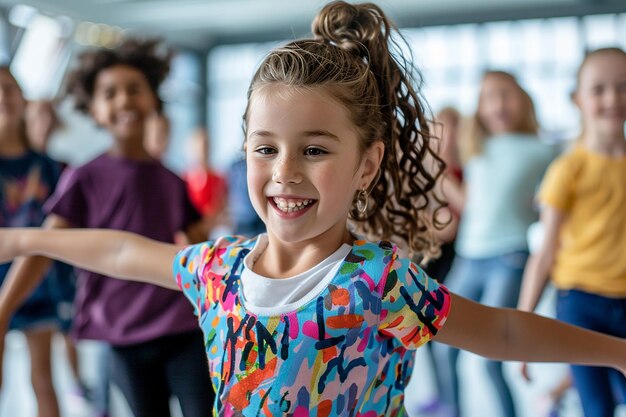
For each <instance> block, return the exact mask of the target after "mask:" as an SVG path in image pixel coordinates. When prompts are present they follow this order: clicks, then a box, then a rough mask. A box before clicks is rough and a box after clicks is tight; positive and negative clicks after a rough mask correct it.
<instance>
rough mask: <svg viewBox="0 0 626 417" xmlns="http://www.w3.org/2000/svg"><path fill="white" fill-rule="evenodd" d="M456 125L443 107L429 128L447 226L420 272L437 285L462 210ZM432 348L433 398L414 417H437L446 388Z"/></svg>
mask: <svg viewBox="0 0 626 417" xmlns="http://www.w3.org/2000/svg"><path fill="white" fill-rule="evenodd" d="M460 123H461V115H460V113H459V112H458V111H457V110H456V109H454V108H453V107H444V108H442V109H441V110H440V111H439V112H438V113H437V115H436V116H435V120H434V123H433V124H432V127H433V130H434V132H435V137H437V138H440V141H441V142H440V144H439V149H438V151H439V155H440V156H441V159H443V161H444V162H445V163H446V168H445V171H444V173H443V176H442V178H441V183H440V184H441V187H442V190H441V192H442V194H443V197H444V198H445V199H446V201H447V202H448V206H447V207H445V209H443V210H442V209H440V211H439V213H437V215H438V216H439V218H440V219H441V221H442V222H446V223H447V224H446V225H445V227H443V228H442V229H441V230H436V231H435V237H436V238H437V240H438V241H439V242H441V253H440V254H439V256H438V257H437V258H435V259H433V260H430V261H429V262H428V263H427V264H426V265H425V267H424V272H426V274H427V275H428V276H430V277H433V278H434V279H436V280H437V281H438V282H440V283H443V282H444V281H445V279H446V277H447V276H448V272H449V271H450V267H451V266H452V262H453V261H454V256H455V250H454V240H455V238H456V234H457V231H458V226H459V216H460V213H461V210H462V209H463V207H462V204H463V196H462V193H463V190H462V181H463V171H462V167H461V161H460V155H459V149H458V133H459V125H460ZM455 197H456V198H455ZM433 346H434V345H433V344H428V345H426V348H427V349H428V354H429V356H428V357H429V360H430V362H431V367H432V368H433V376H434V379H435V396H434V397H433V398H431V399H429V400H428V401H427V402H426V403H424V404H421V405H420V407H419V409H418V415H422V414H433V413H438V412H439V410H440V409H441V408H442V406H444V403H442V400H441V392H442V391H443V390H444V389H447V387H445V386H444V385H443V383H442V378H441V376H440V372H439V367H438V366H437V365H438V363H437V361H436V360H435V357H434V356H433V355H434V353H433Z"/></svg>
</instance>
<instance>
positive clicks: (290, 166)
mask: <svg viewBox="0 0 626 417" xmlns="http://www.w3.org/2000/svg"><path fill="white" fill-rule="evenodd" d="M272 181H274V182H276V183H278V184H299V183H300V182H302V174H301V172H300V169H299V167H298V161H297V160H296V158H293V157H288V156H287V157H282V158H278V160H277V161H276V164H275V165H274V171H273V172H272Z"/></svg>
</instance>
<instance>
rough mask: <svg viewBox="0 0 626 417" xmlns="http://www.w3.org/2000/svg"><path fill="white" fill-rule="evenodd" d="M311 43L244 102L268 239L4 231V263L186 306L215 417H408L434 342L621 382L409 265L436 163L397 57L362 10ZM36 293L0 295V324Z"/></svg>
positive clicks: (577, 340) (544, 330) (422, 247)
mask: <svg viewBox="0 0 626 417" xmlns="http://www.w3.org/2000/svg"><path fill="white" fill-rule="evenodd" d="M313 34H314V38H313V39H304V40H296V41H292V42H290V43H288V44H287V45H285V46H283V47H280V48H277V49H275V50H273V51H271V52H270V54H269V55H268V56H267V57H266V58H265V60H264V61H263V62H262V63H261V65H260V67H259V69H258V71H257V72H256V74H255V75H254V77H253V80H252V83H251V85H250V89H249V90H248V91H249V92H248V105H247V108H246V112H245V115H244V121H245V124H244V125H245V137H246V160H247V164H248V171H247V172H248V186H249V190H250V196H251V200H252V204H253V205H254V207H255V209H256V211H257V213H258V214H259V216H260V217H261V218H262V219H263V220H264V222H265V224H266V225H267V234H262V235H260V236H257V237H255V238H253V239H250V240H246V241H241V240H238V239H236V238H233V237H224V238H221V239H218V240H216V241H210V242H205V243H202V244H197V245H193V246H190V247H187V248H183V249H182V250H181V247H180V246H177V245H173V244H168V243H163V242H157V241H154V240H151V239H148V238H145V237H142V236H138V235H136V234H132V233H129V232H123V231H113V230H89V231H86V230H77V231H68V230H37V229H34V230H33V229H31V230H28V229H2V230H0V260H6V259H10V258H13V257H15V256H19V255H23V254H29V253H38V254H44V255H46V256H53V257H60V258H63V259H64V260H67V261H70V262H73V263H77V264H80V265H81V266H82V267H84V268H89V269H92V270H96V271H100V272H101V273H104V272H106V273H112V274H113V275H114V276H117V277H121V278H125V279H133V280H137V281H141V282H150V283H154V284H159V285H162V286H164V287H167V288H171V289H175V288H178V289H179V290H180V291H182V292H183V294H184V295H185V296H186V297H187V298H188V300H189V301H190V303H191V305H192V306H193V308H194V309H195V311H196V314H197V317H198V323H197V324H198V325H199V326H200V327H201V328H202V329H203V331H204V335H205V338H204V341H205V344H206V355H207V357H208V360H209V366H210V370H211V381H212V383H213V385H214V386H215V388H216V399H215V403H214V409H215V412H216V414H217V415H220V416H245V417H253V416H260V415H264V416H270V415H272V416H309V415H310V416H320V415H323V416H330V415H332V416H342V417H344V416H345V417H348V416H364V417H365V416H399V415H403V414H404V397H405V394H407V395H410V394H411V393H409V392H407V393H405V387H406V384H407V382H408V381H409V379H410V378H411V370H412V363H413V357H414V351H415V349H417V348H418V347H420V346H421V345H423V344H424V343H426V342H428V341H429V340H431V339H432V338H433V337H435V335H436V338H437V340H439V341H441V342H443V343H450V344H453V345H455V346H457V347H459V348H463V349H469V350H471V351H474V352H477V353H480V354H483V355H489V356H491V357H494V358H499V359H503V360H513V359H518V360H520V359H521V360H531V361H537V360H543V361H555V360H559V361H572V362H576V363H586V364H604V365H611V366H616V367H617V368H618V369H620V370H621V371H622V372H625V371H626V353H625V351H626V341H625V340H621V339H618V338H615V337H610V336H607V335H602V334H599V333H594V332H590V331H588V330H584V329H580V328H576V327H574V326H569V325H566V324H564V323H561V322H558V321H556V320H550V319H546V318H543V317H540V316H537V315H534V314H530V313H525V312H521V311H518V310H514V309H495V308H490V307H485V306H481V305H480V304H477V303H474V302H472V301H469V300H467V299H464V298H462V297H459V296H456V295H452V294H450V293H449V292H448V290H447V289H446V288H445V287H443V286H441V285H439V284H437V282H436V281H434V280H432V279H430V278H429V277H428V276H426V275H425V274H424V272H423V271H422V270H421V269H420V268H419V267H418V266H417V265H416V264H414V263H412V262H411V261H410V259H409V258H408V257H405V256H403V255H401V252H402V251H405V252H407V253H409V254H410V255H413V254H414V253H418V252H422V253H425V254H431V253H433V252H435V251H436V243H435V242H433V241H432V240H431V239H430V236H431V235H432V234H431V232H432V226H431V225H432V215H429V214H428V211H427V210H426V207H428V203H429V201H430V200H431V197H432V191H433V189H434V187H435V183H436V178H437V177H438V175H437V174H435V175H434V176H433V175H432V174H431V173H430V172H429V171H428V170H425V169H423V168H424V167H423V165H422V163H423V161H424V159H426V158H430V157H432V158H435V159H438V158H439V157H438V156H437V155H436V153H435V152H434V151H433V149H432V147H431V145H432V141H431V137H430V133H429V128H428V123H427V120H426V118H425V115H424V113H423V103H422V101H421V100H420V98H419V96H418V95H417V93H416V92H415V90H414V89H413V88H414V87H413V86H414V85H415V84H414V79H413V72H412V71H411V69H410V67H407V66H406V65H408V64H407V62H408V61H407V60H405V59H404V57H403V55H402V53H401V51H403V50H406V48H402V47H400V46H397V44H396V43H395V42H394V41H398V40H400V37H399V36H398V32H397V31H396V30H395V26H393V24H392V23H391V22H390V21H389V20H388V19H387V17H386V16H385V14H384V13H383V11H382V10H381V9H380V8H379V7H378V6H376V5H374V4H371V3H367V4H361V5H353V4H350V3H346V2H343V1H338V2H332V3H329V4H327V5H325V6H324V8H323V9H322V11H321V12H320V14H319V15H318V16H317V18H316V19H315V20H314V22H313ZM392 36H393V38H391V37H392ZM387 150H388V152H387ZM439 166H440V168H441V164H440V165H439ZM439 171H440V170H439ZM349 222H350V223H351V226H350V227H351V228H355V229H358V230H360V231H361V232H362V233H364V234H367V235H370V236H372V237H374V238H378V239H380V238H383V239H386V238H394V239H395V240H396V241H398V242H400V243H401V245H402V249H400V248H399V247H398V246H396V245H395V244H393V243H391V242H390V241H388V240H377V241H369V240H367V239H365V238H363V237H360V236H355V234H354V232H352V231H351V228H349V227H348V225H349ZM107 271H108V272H107ZM29 280H32V278H31V277H29V276H22V277H20V279H14V280H12V281H11V282H10V283H9V284H5V285H4V286H3V287H2V291H1V292H0V318H1V317H5V316H6V315H7V313H8V311H11V309H12V308H14V303H15V298H13V297H15V296H19V295H20V291H19V288H18V287H20V286H24V285H25V283H26V281H29ZM12 296H13V297H12ZM181 298H182V297H181ZM126 313H127V312H126ZM176 324H177V323H176V322H172V326H174V325H176ZM563 345H565V346H567V347H568V348H567V349H565V350H564V349H560V347H561V346H563ZM205 364H206V358H203V359H198V360H197V365H198V367H203V366H205ZM186 378H188V376H186V375H185V377H184V378H182V379H181V380H179V381H177V383H178V384H185V383H186V382H187V381H186V380H185V379H186ZM413 378H419V376H418V375H413ZM142 382H144V383H145V382H146V381H145V378H144V381H142Z"/></svg>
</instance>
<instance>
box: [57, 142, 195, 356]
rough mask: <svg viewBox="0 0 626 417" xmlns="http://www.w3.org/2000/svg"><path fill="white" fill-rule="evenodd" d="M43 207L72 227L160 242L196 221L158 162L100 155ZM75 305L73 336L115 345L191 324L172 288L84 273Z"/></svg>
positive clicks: (71, 174)
mask: <svg viewBox="0 0 626 417" xmlns="http://www.w3.org/2000/svg"><path fill="white" fill-rule="evenodd" d="M45 209H46V210H47V212H48V213H51V214H56V215H58V216H61V217H63V218H64V219H66V220H68V221H69V222H70V223H71V224H72V226H73V227H80V228H83V227H84V228H106V229H116V230H125V231H129V232H135V233H138V234H140V235H143V236H147V237H149V238H152V239H155V240H159V241H162V242H173V240H174V234H175V233H176V232H177V231H181V230H182V231H184V230H185V229H186V228H187V226H188V225H189V224H191V223H192V222H194V221H196V220H198V219H199V215H198V213H197V212H196V210H195V209H194V208H193V207H192V205H191V203H190V202H189V199H188V197H187V192H186V189H185V184H184V182H183V181H182V179H181V178H179V177H178V176H177V175H176V174H174V173H173V172H171V171H169V170H168V169H167V168H165V167H164V166H163V165H162V164H161V163H159V162H157V161H133V160H130V159H127V158H122V157H112V156H109V155H107V154H104V155H101V156H99V157H97V158H96V159H94V160H93V161H91V162H89V163H87V164H85V165H83V166H80V167H77V168H68V169H67V170H66V171H65V172H64V173H63V175H62V176H61V179H60V180H59V184H58V186H57V189H56V191H55V192H54V194H53V195H52V196H51V197H50V199H49V200H48V201H47V203H46V206H45ZM85 244H89V242H85ZM75 307H76V312H77V314H76V317H75V319H74V328H73V333H74V335H75V336H76V337H77V338H79V339H97V340H104V341H107V342H109V343H111V344H112V345H118V346H121V345H129V344H136V343H142V342H146V341H149V340H153V339H155V338H158V337H161V336H165V335H170V334H177V333H182V332H186V331H191V330H195V329H197V326H198V322H197V319H196V318H195V317H194V315H193V310H192V308H191V307H190V306H189V303H188V302H187V300H185V297H181V294H180V293H179V292H178V291H173V290H169V289H165V288H161V287H157V286H155V285H151V284H142V283H136V282H129V281H122V280H119V279H114V278H110V277H106V276H103V275H99V274H95V273H92V272H87V271H81V273H80V279H79V280H78V288H77V292H76V299H75Z"/></svg>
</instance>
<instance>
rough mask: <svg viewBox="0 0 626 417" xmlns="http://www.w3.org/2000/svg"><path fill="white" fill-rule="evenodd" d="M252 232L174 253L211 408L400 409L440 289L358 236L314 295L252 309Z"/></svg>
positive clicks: (441, 305)
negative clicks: (292, 305)
mask: <svg viewBox="0 0 626 417" xmlns="http://www.w3.org/2000/svg"><path fill="white" fill-rule="evenodd" d="M255 241H256V239H253V240H249V241H246V242H242V243H237V244H233V242H234V240H233V239H231V238H225V239H220V241H219V242H220V243H218V244H217V245H214V243H213V242H207V243H202V244H198V245H194V246H190V247H188V248H186V249H184V250H182V251H181V252H179V254H178V255H177V257H176V260H175V262H174V274H175V277H176V280H177V283H178V286H179V287H180V288H181V289H182V291H183V293H184V294H185V296H186V297H187V298H188V299H189V300H190V301H191V303H192V304H193V306H194V309H195V312H196V314H197V316H198V320H199V324H200V326H201V328H202V331H203V332H204V337H205V344H206V350H207V355H208V359H209V367H210V372H211V378H212V382H213V385H214V387H215V390H216V400H215V411H216V415H219V416H225V417H230V416H249V417H252V416H293V417H301V416H362V417H374V416H399V415H403V414H404V409H403V400H404V388H405V386H406V384H407V383H408V380H409V377H410V373H411V371H412V368H413V356H414V355H413V352H412V351H413V350H414V349H417V348H418V347H419V346H421V345H422V344H424V343H426V342H428V341H429V340H430V339H431V338H432V336H433V335H435V334H436V332H437V330H438V329H439V328H440V327H441V326H442V325H443V324H444V322H445V320H446V317H447V314H448V311H449V308H450V296H449V293H448V291H447V289H446V288H445V287H443V286H440V285H438V284H437V282H436V281H434V280H432V279H431V278H429V277H427V276H426V275H425V274H424V272H423V271H422V270H421V269H420V268H419V267H418V266H416V265H415V264H413V263H411V262H410V261H409V260H408V259H405V258H401V257H400V256H399V255H398V254H397V248H396V247H395V246H393V245H392V244H390V243H388V242H379V243H370V242H366V241H356V242H355V243H354V245H353V248H352V251H351V252H350V253H349V254H348V255H347V256H346V258H345V259H344V261H343V263H342V264H341V266H340V268H339V271H338V273H337V274H336V275H335V277H334V278H333V279H332V280H331V282H330V284H329V285H328V287H327V288H326V289H324V290H323V291H322V292H321V293H320V294H319V295H318V296H317V297H316V298H314V299H313V300H312V301H310V302H308V303H306V304H304V305H303V306H302V307H300V308H299V309H297V310H296V311H291V312H287V313H284V314H281V315H276V316H262V315H257V314H254V313H252V312H250V311H248V310H246V306H245V305H244V302H243V296H242V291H241V288H240V275H241V272H242V270H243V267H244V266H243V265H244V263H243V259H244V257H245V256H246V255H247V254H248V253H249V252H250V251H251V250H252V248H253V247H254V244H255Z"/></svg>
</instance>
